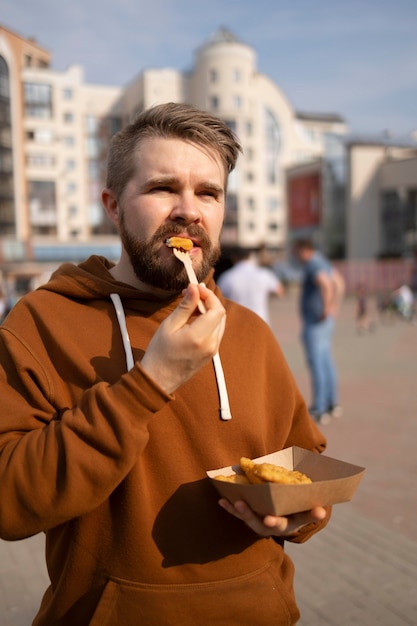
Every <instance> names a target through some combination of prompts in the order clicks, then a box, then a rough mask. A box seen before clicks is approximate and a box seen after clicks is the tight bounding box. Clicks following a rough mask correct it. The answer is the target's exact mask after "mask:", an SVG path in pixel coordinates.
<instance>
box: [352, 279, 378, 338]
mask: <svg viewBox="0 0 417 626" xmlns="http://www.w3.org/2000/svg"><path fill="white" fill-rule="evenodd" d="M374 329H375V322H374V320H373V319H372V318H371V316H370V315H369V307H368V294H367V291H366V287H365V285H364V284H363V283H359V284H358V286H357V287H356V331H357V333H358V334H363V333H364V332H368V331H372V330H374Z"/></svg>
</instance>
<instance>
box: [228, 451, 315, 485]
mask: <svg viewBox="0 0 417 626" xmlns="http://www.w3.org/2000/svg"><path fill="white" fill-rule="evenodd" d="M240 467H241V468H242V469H243V471H244V472H245V474H246V476H247V477H248V480H249V482H250V483H252V484H258V485H259V484H261V483H280V484H282V485H305V484H309V483H311V482H312V480H311V478H309V477H308V476H306V475H305V474H303V473H302V472H299V471H298V470H289V469H286V468H285V467H281V466H280V465H274V464H273V463H255V462H254V461H251V460H250V459H248V458H246V457H242V458H241V459H240Z"/></svg>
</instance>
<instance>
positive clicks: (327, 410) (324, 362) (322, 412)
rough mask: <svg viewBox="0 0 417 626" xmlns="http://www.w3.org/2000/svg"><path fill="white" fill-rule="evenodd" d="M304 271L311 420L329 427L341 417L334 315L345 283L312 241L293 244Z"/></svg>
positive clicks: (304, 337) (302, 304)
mask: <svg viewBox="0 0 417 626" xmlns="http://www.w3.org/2000/svg"><path fill="white" fill-rule="evenodd" d="M294 253H295V255H296V257H297V258H298V259H299V260H300V261H301V263H302V264H303V268H304V275H303V281H302V286H301V297H300V315H301V319H302V324H303V328H302V342H303V345H304V350H305V353H306V358H307V364H308V367H309V370H310V375H311V382H312V405H311V407H310V415H311V417H312V418H313V419H314V420H315V421H316V422H318V423H319V424H322V425H324V424H328V423H329V422H330V417H340V416H341V413H342V408H341V406H340V404H339V403H338V385H337V374H336V367H335V364H334V361H333V356H332V339H333V333H334V326H335V314H336V312H337V310H338V307H339V304H340V300H341V298H342V296H343V293H344V280H343V277H342V276H341V274H340V272H338V271H337V270H336V268H334V267H332V265H331V263H330V262H329V260H328V259H326V258H325V257H324V256H323V255H322V254H321V253H320V252H319V251H318V250H316V249H315V247H314V244H313V242H312V241H310V240H309V239H300V240H298V241H296V242H295V244H294Z"/></svg>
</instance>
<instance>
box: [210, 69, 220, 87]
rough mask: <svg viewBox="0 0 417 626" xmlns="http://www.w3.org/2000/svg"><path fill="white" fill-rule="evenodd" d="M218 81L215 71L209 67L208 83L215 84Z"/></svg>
mask: <svg viewBox="0 0 417 626" xmlns="http://www.w3.org/2000/svg"><path fill="white" fill-rule="evenodd" d="M218 79H219V75H218V72H217V69H216V68H215V67H211V68H210V69H209V82H210V83H217V81H218Z"/></svg>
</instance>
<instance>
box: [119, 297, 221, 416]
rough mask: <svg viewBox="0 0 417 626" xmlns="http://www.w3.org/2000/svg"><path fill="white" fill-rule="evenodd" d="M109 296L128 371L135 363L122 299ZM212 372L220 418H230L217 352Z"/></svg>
mask: <svg viewBox="0 0 417 626" xmlns="http://www.w3.org/2000/svg"><path fill="white" fill-rule="evenodd" d="M110 298H111V300H112V302H113V306H114V309H115V311H116V316H117V321H118V324H119V328H120V333H121V335H122V340H123V347H124V350H125V354H126V366H127V370H128V371H129V370H130V369H132V367H133V366H134V364H135V361H134V358H133V352H132V347H131V344H130V338H129V333H128V330H127V326H126V316H125V312H124V309H123V304H122V300H121V298H120V296H119V294H118V293H112V294H110ZM213 365H214V373H215V376H216V382H217V388H218V390H219V399H220V418H221V419H222V420H223V421H227V420H230V419H232V414H231V411H230V405H229V396H228V393H227V387H226V381H225V378H224V372H223V367H222V364H221V361H220V355H219V353H218V352H217V353H216V354H215V355H214V357H213Z"/></svg>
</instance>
